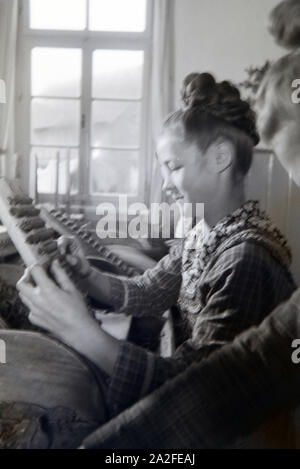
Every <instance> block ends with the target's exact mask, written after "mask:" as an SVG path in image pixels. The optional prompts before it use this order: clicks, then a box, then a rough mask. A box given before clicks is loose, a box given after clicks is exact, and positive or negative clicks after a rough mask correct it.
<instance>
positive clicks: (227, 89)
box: [181, 73, 259, 145]
mask: <svg viewBox="0 0 300 469" xmlns="http://www.w3.org/2000/svg"><path fill="white" fill-rule="evenodd" d="M181 98H182V102H183V107H184V111H189V110H190V111H192V112H199V113H203V114H207V115H210V116H212V117H215V118H216V119H218V120H219V121H225V122H227V123H228V124H230V125H232V126H234V127H236V128H238V129H239V130H241V131H243V132H244V133H246V134H247V135H248V136H249V137H250V138H251V139H252V140H253V143H254V145H257V144H258V142H259V135H258V132H257V129H256V118H255V113H254V111H253V110H252V109H251V107H250V105H249V103H248V102H247V101H244V100H242V99H241V95H240V92H239V90H238V89H237V88H236V87H235V86H234V85H233V84H232V83H230V82H229V81H222V82H220V83H217V82H216V81H215V79H214V77H213V76H212V75H211V74H210V73H191V74H189V75H187V76H186V78H185V79H184V81H183V87H182V90H181Z"/></svg>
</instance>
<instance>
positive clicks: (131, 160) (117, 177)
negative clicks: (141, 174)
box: [90, 150, 139, 195]
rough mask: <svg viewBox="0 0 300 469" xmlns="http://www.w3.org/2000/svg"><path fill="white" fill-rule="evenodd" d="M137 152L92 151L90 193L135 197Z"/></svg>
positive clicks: (136, 187)
mask: <svg viewBox="0 0 300 469" xmlns="http://www.w3.org/2000/svg"><path fill="white" fill-rule="evenodd" d="M138 155H139V154H138V152H136V151H130V152H129V151H116V150H110V151H108V150H94V151H93V152H92V161H91V175H90V178H91V179H90V185H91V192H92V193H93V194H95V193H114V194H130V195H136V194H137V192H138Z"/></svg>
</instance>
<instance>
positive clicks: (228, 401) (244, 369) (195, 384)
mask: <svg viewBox="0 0 300 469" xmlns="http://www.w3.org/2000/svg"><path fill="white" fill-rule="evenodd" d="M296 338H300V289H299V290H297V291H296V292H295V293H294V295H293V296H292V297H291V299H290V300H289V301H288V302H286V303H283V304H282V305H280V306H279V307H278V308H276V309H275V310H274V311H273V313H272V314H271V315H270V316H268V317H267V318H266V319H265V320H264V321H263V322H262V323H261V324H260V326H259V327H253V328H251V329H249V330H248V331H246V332H244V333H243V334H241V335H240V336H238V337H237V338H236V339H235V340H234V341H233V342H232V343H231V344H227V345H224V347H222V348H221V349H219V350H218V351H216V352H215V353H213V354H212V355H211V356H210V357H209V358H208V359H206V360H204V361H203V362H201V363H200V364H193V365H191V366H190V367H189V368H188V369H187V370H186V371H185V372H184V373H181V374H180V375H179V376H177V377H176V378H174V379H172V380H170V381H168V382H167V383H166V384H165V385H164V386H162V387H161V388H159V389H158V390H156V391H155V392H153V393H152V394H150V395H149V396H147V397H146V398H144V399H143V400H141V401H139V402H138V403H137V404H135V405H134V406H132V407H131V408H129V409H127V410H126V411H124V412H123V413H122V414H120V415H119V416H118V417H116V418H114V419H113V420H111V421H110V422H108V423H107V424H105V425H104V426H102V427H101V428H99V429H98V430H97V431H96V432H94V433H93V434H92V435H90V436H89V437H88V438H86V440H85V441H84V442H83V446H84V447H85V448H103V449H113V448H118V449H123V448H128V449H129V448H130V449H135V448H144V449H147V448H157V449H164V448H166V449H178V448H180V449H185V448H188V449H192V448H213V447H220V446H224V445H228V444H231V443H233V442H234V441H235V440H236V439H237V438H239V437H243V436H246V435H248V434H249V433H251V432H252V431H254V430H255V429H256V427H258V426H259V425H260V424H261V423H263V422H264V421H265V420H266V419H267V418H270V417H273V415H276V413H277V411H282V410H285V409H288V408H292V407H293V406H294V405H295V404H296V403H297V402H298V401H300V364H299V365H297V364H294V363H293V362H292V360H291V355H292V352H293V350H294V349H293V348H292V347H291V344H292V341H293V340H294V339H296Z"/></svg>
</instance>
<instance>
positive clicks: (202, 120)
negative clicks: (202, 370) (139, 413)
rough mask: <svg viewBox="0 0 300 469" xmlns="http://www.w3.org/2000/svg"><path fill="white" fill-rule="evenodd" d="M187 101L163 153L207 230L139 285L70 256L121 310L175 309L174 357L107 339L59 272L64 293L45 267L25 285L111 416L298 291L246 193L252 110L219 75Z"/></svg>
mask: <svg viewBox="0 0 300 469" xmlns="http://www.w3.org/2000/svg"><path fill="white" fill-rule="evenodd" d="M183 101H184V109H181V110H179V111H177V112H175V113H174V114H172V115H171V116H170V117H169V118H168V119H167V120H166V122H165V124H164V127H163V130H162V134H161V136H160V138H159V141H158V146H157V154H158V158H159V161H160V164H161V166H162V174H163V176H164V180H165V188H167V189H169V190H176V192H177V193H178V194H179V195H180V196H182V197H184V199H185V201H187V202H190V203H193V204H195V203H198V202H202V203H203V202H204V203H205V220H204V222H203V223H201V222H200V223H199V224H197V225H196V226H195V227H194V228H193V229H192V230H191V231H190V232H189V233H188V234H187V236H186V239H185V240H184V243H183V244H181V243H180V244H178V245H177V246H175V248H174V249H173V250H172V251H171V253H170V254H169V255H168V256H166V257H165V258H164V259H162V260H161V261H160V262H159V263H158V265H157V266H156V267H155V268H154V269H151V270H148V271H146V272H145V274H144V275H142V276H140V277H136V278H133V279H128V280H127V279H121V278H114V277H110V276H105V275H104V274H100V273H99V272H98V273H96V272H95V271H93V270H92V269H91V268H90V267H89V266H88V265H87V264H86V263H85V262H84V261H83V260H80V259H79V260H78V259H77V260H76V259H75V260H74V258H71V259H70V258H69V261H70V264H72V263H73V264H75V269H76V271H77V272H78V271H80V270H81V272H82V274H83V275H84V276H85V279H84V282H85V285H86V288H87V290H88V291H89V293H90V294H94V296H97V298H98V299H99V298H100V299H101V301H102V302H104V303H107V304H111V305H112V306H113V307H114V308H115V310H118V311H122V312H124V313H126V314H133V315H142V314H149V313H151V314H154V313H156V314H162V313H163V312H164V310H165V309H167V308H168V307H170V306H171V305H173V304H174V303H175V302H176V301H177V302H178V305H179V307H180V311H181V314H182V321H183V323H184V325H185V329H186V340H185V341H184V343H182V344H181V346H180V347H179V348H178V349H177V350H176V353H175V354H174V356H172V357H170V358H168V359H164V358H161V357H158V356H157V355H156V354H153V353H150V352H148V351H146V350H145V349H142V348H140V347H137V346H135V345H134V344H130V343H128V342H125V341H123V342H120V341H118V340H116V339H114V338H113V337H111V336H110V335H108V334H107V333H105V332H104V331H103V330H102V329H101V327H99V326H98V324H97V323H96V321H95V320H94V318H93V317H92V316H91V315H90V314H89V312H88V310H87V307H86V305H85V303H84V301H83V299H82V297H81V296H80V295H79V293H78V292H77V291H76V289H75V287H74V285H73V284H72V283H71V282H70V280H69V279H68V277H67V276H66V275H65V273H64V271H63V270H62V269H61V268H60V266H59V265H58V264H57V263H55V264H54V265H53V274H54V276H55V278H56V280H57V282H58V284H59V285H60V286H61V288H59V287H58V286H57V285H55V284H54V282H52V281H51V280H50V279H49V278H48V277H47V275H46V274H45V272H44V271H43V270H42V268H40V267H38V266H36V267H34V268H33V269H31V270H30V272H29V273H30V274H31V275H32V277H33V278H34V280H35V282H36V286H33V285H32V284H31V281H30V275H29V273H28V272H27V274H26V275H25V277H24V278H23V279H22V280H21V281H20V283H19V285H18V288H19V290H20V294H21V297H22V299H23V301H24V303H25V304H26V305H27V306H28V307H29V308H30V310H31V314H30V319H31V321H32V322H33V323H34V324H35V325H37V326H39V327H42V328H44V329H46V330H48V331H49V332H51V333H52V334H54V335H55V336H56V337H58V338H59V339H60V340H62V341H63V342H64V343H66V344H67V345H69V346H70V347H72V348H73V349H75V350H76V351H78V352H79V353H80V354H82V355H83V356H85V357H86V358H88V359H89V360H90V361H91V362H92V363H94V364H95V365H96V366H97V367H98V368H99V369H100V370H101V371H102V372H104V373H105V374H106V375H107V376H108V377H109V379H108V380H107V390H106V403H107V406H108V409H109V413H110V415H113V414H116V413H118V412H120V410H122V409H124V408H125V407H128V406H129V405H130V404H132V403H133V402H135V401H137V400H138V399H140V398H141V397H143V396H144V395H146V394H148V393H149V392H151V391H153V390H154V389H155V388H158V387H159V386H160V385H161V384H163V383H164V382H165V381H166V380H167V379H169V378H171V377H173V376H175V375H177V374H178V373H180V372H181V371H183V370H185V369H186V367H187V366H188V365H189V364H190V363H192V362H195V361H200V360H202V359H203V358H205V357H207V356H208V355H209V354H210V353H211V352H212V351H214V350H215V349H217V348H218V347H220V346H221V345H224V344H225V343H227V342H230V341H232V340H233V339H234V337H235V336H236V335H237V334H238V333H240V332H241V331H243V330H245V329H248V328H249V327H250V326H252V325H257V324H259V323H260V322H261V321H262V320H263V318H265V317H266V316H267V315H268V314H269V312H270V311H271V310H272V309H273V308H274V307H275V306H276V305H277V304H278V303H280V302H281V301H283V300H285V299H287V298H288V297H289V296H290V295H291V293H292V292H293V290H294V289H295V285H294V282H293V280H292V278H291V276H290V273H289V271H288V266H289V263H290V252H289V249H288V247H287V243H286V240H285V239H284V237H283V236H282V235H281V233H280V232H279V231H278V229H277V228H276V227H274V225H273V224H272V223H271V221H270V220H269V219H268V218H267V217H266V215H265V214H264V213H262V212H261V211H260V209H259V207H258V203H257V202H253V201H246V199H245V195H244V180H245V176H246V174H247V172H248V170H249V168H250V166H251V161H252V153H253V147H254V146H255V145H256V144H257V142H258V135H257V132H256V128H255V119H254V113H253V111H252V110H251V109H250V107H249V105H248V104H247V103H246V102H244V101H243V100H242V99H241V97H240V94H239V91H238V90H237V89H236V88H235V87H234V86H233V85H232V84H230V83H229V82H221V83H217V82H216V81H215V80H214V78H213V77H212V76H211V75H209V74H192V75H189V76H188V77H187V78H186V80H185V83H184V91H183ZM80 264H81V269H80Z"/></svg>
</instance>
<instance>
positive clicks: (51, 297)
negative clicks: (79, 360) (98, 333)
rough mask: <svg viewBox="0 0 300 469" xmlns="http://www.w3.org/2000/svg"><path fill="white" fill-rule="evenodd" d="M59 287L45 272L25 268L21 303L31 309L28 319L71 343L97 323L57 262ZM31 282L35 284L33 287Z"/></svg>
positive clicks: (19, 286)
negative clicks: (83, 329) (84, 330)
mask: <svg viewBox="0 0 300 469" xmlns="http://www.w3.org/2000/svg"><path fill="white" fill-rule="evenodd" d="M51 272H52V274H53V277H54V279H55V281H56V282H57V284H55V283H54V281H52V280H51V279H50V278H49V276H48V275H47V273H46V272H45V271H44V269H43V268H42V267H41V266H39V265H36V266H34V267H32V268H28V269H26V271H25V273H24V275H23V277H22V278H21V279H20V280H19V282H18V283H17V289H18V290H19V292H20V297H21V299H22V301H23V302H24V303H25V304H26V305H27V307H28V308H29V310H30V315H29V320H30V321H31V322H32V323H33V324H34V325H36V326H39V327H41V328H43V329H46V330H47V331H49V332H51V333H52V334H54V335H55V336H56V337H58V338H60V339H62V340H64V341H65V342H69V341H70V340H72V338H73V337H74V338H76V336H77V334H78V333H79V332H80V330H82V328H83V327H86V326H87V325H90V324H91V323H93V326H94V324H95V321H94V319H93V318H92V317H91V316H90V314H89V312H88V309H87V306H86V304H85V302H84V299H83V297H82V295H81V294H80V293H79V291H78V290H77V289H76V287H75V285H74V284H73V282H72V281H71V280H70V279H69V277H68V276H67V274H66V273H65V271H64V270H63V269H62V267H61V266H60V264H59V262H58V261H54V262H53V264H52V265H51ZM32 279H33V280H34V282H35V284H36V285H33V283H32Z"/></svg>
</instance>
